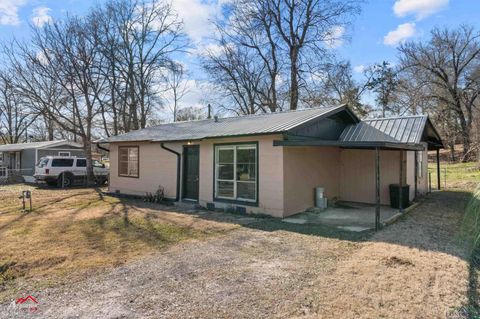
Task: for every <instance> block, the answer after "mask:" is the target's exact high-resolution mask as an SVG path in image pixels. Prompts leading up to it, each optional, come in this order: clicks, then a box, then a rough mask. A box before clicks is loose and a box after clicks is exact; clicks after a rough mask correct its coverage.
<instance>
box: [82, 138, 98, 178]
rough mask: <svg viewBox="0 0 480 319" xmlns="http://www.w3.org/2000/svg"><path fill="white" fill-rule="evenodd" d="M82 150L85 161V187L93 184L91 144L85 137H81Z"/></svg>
mask: <svg viewBox="0 0 480 319" xmlns="http://www.w3.org/2000/svg"><path fill="white" fill-rule="evenodd" d="M82 140H83V150H84V151H85V158H86V159H87V185H88V186H90V185H93V184H95V175H94V174H93V164H92V142H91V141H90V139H89V138H88V137H87V136H82Z"/></svg>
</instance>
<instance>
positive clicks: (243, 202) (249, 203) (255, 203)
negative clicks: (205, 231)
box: [212, 141, 260, 207]
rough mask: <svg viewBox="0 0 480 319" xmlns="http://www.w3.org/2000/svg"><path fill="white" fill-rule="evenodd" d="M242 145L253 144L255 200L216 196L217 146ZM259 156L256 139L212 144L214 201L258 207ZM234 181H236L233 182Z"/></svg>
mask: <svg viewBox="0 0 480 319" xmlns="http://www.w3.org/2000/svg"><path fill="white" fill-rule="evenodd" d="M242 145H252V146H253V145H254V146H255V149H256V154H257V156H256V158H255V174H256V180H255V201H250V200H242V199H228V198H223V197H217V194H216V193H217V192H216V190H217V167H216V166H217V147H219V146H220V147H221V146H231V147H235V146H242ZM259 158H260V148H259V145H258V141H251V142H236V143H235V142H231V143H214V144H213V196H212V198H213V201H214V202H222V203H230V204H239V205H244V206H253V207H258V203H259V185H260V183H259V179H260V175H259ZM234 165H235V166H236V165H237V164H236V163H235V164H234ZM234 183H236V181H235V182H234Z"/></svg>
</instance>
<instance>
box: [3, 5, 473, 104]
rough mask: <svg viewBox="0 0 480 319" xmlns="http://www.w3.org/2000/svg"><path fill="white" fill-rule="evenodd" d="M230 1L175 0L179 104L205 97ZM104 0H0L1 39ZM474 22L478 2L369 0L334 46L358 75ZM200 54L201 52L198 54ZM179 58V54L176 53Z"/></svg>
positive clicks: (23, 36) (24, 36)
mask: <svg viewBox="0 0 480 319" xmlns="http://www.w3.org/2000/svg"><path fill="white" fill-rule="evenodd" d="M226 1H228V0H172V3H173V6H174V8H175V9H176V11H177V12H178V14H179V16H180V17H181V18H182V19H183V20H184V23H185V32H186V34H187V35H188V37H189V38H190V39H191V41H192V43H193V45H194V47H193V49H192V52H191V54H188V55H187V56H183V57H179V60H180V59H181V60H182V61H183V63H185V64H186V68H187V70H188V71H189V78H188V79H187V80H186V85H187V86H188V88H189V91H190V92H189V93H188V94H187V95H186V96H185V97H184V99H183V100H182V101H181V103H180V104H181V106H199V105H201V104H202V101H203V100H204V99H205V98H207V96H206V95H205V94H207V93H206V92H205V89H204V87H203V86H201V85H200V84H201V83H203V81H205V78H206V75H205V74H204V73H203V72H202V70H201V68H200V65H199V59H198V54H197V53H198V52H201V51H203V50H204V49H205V48H207V47H209V46H210V45H211V40H210V36H211V34H212V33H213V29H212V26H211V23H210V21H211V20H213V19H214V18H215V17H216V16H218V15H220V14H221V10H222V4H223V3H224V2H226ZM100 3H102V0H61V1H59V0H0V41H5V40H7V41H8V40H10V39H12V37H17V38H19V39H22V40H25V41H28V38H29V35H30V27H31V26H32V25H33V26H42V25H43V24H45V23H48V22H49V21H52V19H60V18H61V17H62V16H65V15H66V14H67V13H73V14H79V15H81V14H83V13H85V12H86V11H87V10H88V9H89V8H90V7H91V6H94V5H96V4H100ZM461 24H470V25H473V26H475V27H477V28H478V29H480V28H479V27H480V0H369V1H368V0H367V1H366V2H365V4H364V5H362V12H361V14H360V15H359V16H357V17H356V19H355V20H354V21H353V23H352V26H351V28H348V29H347V30H343V29H341V30H338V32H339V33H344V34H345V36H346V38H347V39H346V40H345V41H336V42H335V43H333V44H332V47H333V48H332V50H336V51H337V52H336V55H337V56H340V57H342V58H343V59H346V60H350V61H351V64H352V67H353V70H354V73H355V76H356V77H357V78H360V77H361V74H362V71H363V69H364V68H365V67H366V66H368V65H371V64H373V63H376V62H381V61H388V62H390V63H391V64H393V65H394V64H395V63H396V61H397V49H396V48H397V46H398V45H399V44H400V43H402V42H403V41H406V40H422V39H428V34H429V31H430V30H431V29H432V28H434V27H435V26H439V27H443V26H448V27H456V26H459V25H461ZM196 52H197V53H196ZM174 58H175V57H174Z"/></svg>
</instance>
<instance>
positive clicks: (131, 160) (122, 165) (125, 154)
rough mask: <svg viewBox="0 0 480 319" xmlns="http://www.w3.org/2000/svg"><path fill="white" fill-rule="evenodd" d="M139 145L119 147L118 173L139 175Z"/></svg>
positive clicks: (131, 175) (120, 174)
mask: <svg viewBox="0 0 480 319" xmlns="http://www.w3.org/2000/svg"><path fill="white" fill-rule="evenodd" d="M138 169H139V167H138V146H121V147H119V148H118V175H119V176H125V177H138Z"/></svg>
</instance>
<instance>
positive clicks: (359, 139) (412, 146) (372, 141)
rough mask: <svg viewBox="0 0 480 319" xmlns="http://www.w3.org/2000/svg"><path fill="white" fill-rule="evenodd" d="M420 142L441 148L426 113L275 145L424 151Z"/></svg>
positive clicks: (361, 122) (377, 120)
mask: <svg viewBox="0 0 480 319" xmlns="http://www.w3.org/2000/svg"><path fill="white" fill-rule="evenodd" d="M421 142H427V143H428V145H429V147H430V148H442V147H443V145H442V141H441V139H440V136H439V134H438V133H437V131H436V130H435V128H434V127H433V125H432V123H431V122H430V120H429V118H428V116H426V115H418V116H403V117H391V118H379V119H367V120H363V121H360V122H358V123H355V124H351V125H348V126H347V127H345V129H344V130H343V132H342V134H341V135H340V137H339V139H338V140H322V139H310V140H308V139H305V140H300V141H299V140H291V141H289V140H286V141H276V142H275V145H282V146H307V145H309V146H339V147H345V148H383V149H406V150H423V149H424V147H423V146H422V145H421Z"/></svg>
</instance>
